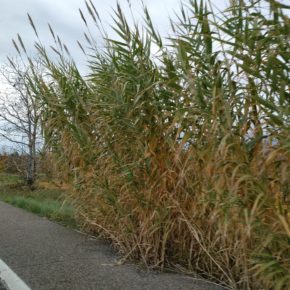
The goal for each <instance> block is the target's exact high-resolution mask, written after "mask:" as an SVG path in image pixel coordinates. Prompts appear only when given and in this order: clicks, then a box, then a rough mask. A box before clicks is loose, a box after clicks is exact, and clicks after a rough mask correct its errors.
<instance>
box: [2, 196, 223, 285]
mask: <svg viewBox="0 0 290 290" xmlns="http://www.w3.org/2000/svg"><path fill="white" fill-rule="evenodd" d="M117 259H118V256H117V255H116V253H115V252H114V251H113V250H112V249H111V248H110V246H109V245H108V243H107V242H105V241H103V240H101V239H95V238H92V237H90V236H87V235H85V234H81V233H79V232H77V231H74V230H72V229H68V228H65V227H62V226H60V225H58V224H55V223H53V222H50V221H48V220H47V219H45V218H41V217H38V216H36V215H33V214H31V213H28V212H26V211H24V210H22V209H18V208H15V207H13V206H11V205H8V204H6V203H3V202H0V260H3V261H4V262H5V263H6V264H7V265H8V266H9V267H10V268H11V269H12V270H13V271H14V272H15V273H16V274H17V275H18V276H19V277H20V278H21V279H22V280H23V281H24V282H25V283H26V284H27V285H28V286H29V287H30V288H31V289H32V290H127V289H128V290H145V289H146V290H147V289H148V290H159V289H160V290H179V289H180V290H187V289H188V290H222V289H224V288H222V287H218V286H215V285H213V284H211V283H207V282H205V281H201V280H195V279H193V278H190V277H186V276H182V275H177V274H155V273H147V272H145V271H143V270H140V269H138V267H137V266H135V265H131V264H124V265H116V261H117ZM0 288H1V286H0ZM11 290H18V289H11Z"/></svg>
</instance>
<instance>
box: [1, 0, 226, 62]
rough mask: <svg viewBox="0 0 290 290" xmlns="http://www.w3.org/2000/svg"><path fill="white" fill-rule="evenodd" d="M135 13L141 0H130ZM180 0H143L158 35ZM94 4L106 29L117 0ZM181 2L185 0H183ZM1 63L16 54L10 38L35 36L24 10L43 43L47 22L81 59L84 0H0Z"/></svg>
mask: <svg viewBox="0 0 290 290" xmlns="http://www.w3.org/2000/svg"><path fill="white" fill-rule="evenodd" d="M130 1H131V4H132V9H133V12H134V17H136V19H141V17H142V13H141V10H142V9H141V7H142V5H141V0H130ZM180 1H183V0H143V2H144V3H145V5H146V6H147V7H148V9H149V12H150V14H151V16H152V19H153V21H154V23H155V24H156V27H157V28H158V30H159V31H160V33H161V35H166V34H167V32H168V31H169V30H170V25H169V21H168V20H169V17H168V16H169V15H171V16H173V15H174V13H173V11H174V10H175V11H178V10H179V5H180ZM92 2H93V3H94V5H95V7H96V8H97V10H98V12H99V14H100V16H101V18H102V20H103V21H104V24H105V27H106V28H108V29H109V24H111V23H112V21H111V16H110V15H111V14H112V8H115V7H116V2H117V1H116V0H92ZM184 2H187V1H186V0H185V1H184ZM226 2H228V0H212V3H214V5H216V6H218V7H223V6H224V4H225V3H226ZM119 3H120V4H121V6H122V7H123V8H124V11H125V12H126V13H128V14H129V9H128V0H119ZM0 4H1V7H0V63H3V62H4V61H5V59H6V56H7V55H9V56H13V55H16V51H15V49H14V47H13V45H12V42H11V39H12V38H14V39H15V38H16V37H17V33H19V34H20V35H21V37H22V39H23V41H24V43H25V45H26V46H27V47H28V48H29V47H32V46H33V42H34V40H35V36H34V33H33V31H32V29H31V27H30V25H29V22H28V18H27V13H29V14H30V15H31V17H32V18H33V20H34V23H35V25H36V27H37V30H38V32H39V34H40V37H41V39H42V41H43V42H44V43H47V44H48V43H50V44H51V43H52V38H51V36H50V33H49V30H48V26H47V24H48V23H50V24H51V26H52V27H53V29H54V31H55V32H56V33H57V34H58V35H59V36H60V38H61V39H62V40H63V41H64V42H65V43H66V44H67V46H68V47H69V49H70V51H71V53H72V55H73V56H74V57H75V58H76V59H81V58H82V56H81V55H82V54H81V51H80V49H79V48H78V46H77V45H76V41H77V40H80V41H81V42H82V40H83V39H84V37H83V32H84V31H85V30H86V29H85V27H84V25H83V23H82V21H81V18H80V15H79V12H78V8H81V9H82V10H83V11H86V8H85V4H84V0H0Z"/></svg>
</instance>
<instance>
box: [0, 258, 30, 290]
mask: <svg viewBox="0 0 290 290" xmlns="http://www.w3.org/2000/svg"><path fill="white" fill-rule="evenodd" d="M0 280H2V281H3V282H4V284H5V286H7V288H8V290H31V289H30V288H29V287H28V286H27V285H26V284H25V283H24V282H23V281H22V280H21V279H20V278H19V277H18V276H17V275H16V274H15V273H14V272H13V271H12V270H11V269H10V268H9V267H8V266H7V265H6V264H5V263H4V262H3V261H2V260H1V259H0Z"/></svg>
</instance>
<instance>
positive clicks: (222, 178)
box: [28, 0, 290, 289]
mask: <svg viewBox="0 0 290 290" xmlns="http://www.w3.org/2000/svg"><path fill="white" fill-rule="evenodd" d="M87 8H88V15H90V16H91V18H92V20H93V21H94V22H95V24H96V26H97V27H102V25H101V21H100V19H99V16H98V13H97V11H96V9H95V7H94V6H93V4H92V3H91V2H88V3H87ZM288 8H289V7H288V6H286V5H283V4H281V3H279V2H278V1H274V0H269V1H255V2H253V1H232V4H231V5H230V6H229V7H228V9H227V10H225V11H224V12H221V13H216V12H215V13H213V9H212V8H211V5H210V4H209V5H205V4H203V2H202V1H201V2H200V3H198V2H197V1H190V2H189V3H187V4H186V5H183V6H182V8H181V12H180V13H179V14H178V21H177V23H175V22H173V21H172V31H173V33H172V35H171V36H170V38H169V39H168V40H163V39H162V38H161V37H160V36H159V34H158V32H157V31H155V29H154V26H153V24H152V21H151V19H150V16H149V13H148V11H147V10H146V8H144V22H145V23H144V26H142V27H140V26H138V25H136V26H134V27H131V26H129V25H128V23H127V20H126V18H125V16H124V14H123V12H122V10H121V8H120V6H117V9H116V11H115V16H114V30H115V32H116V33H117V35H118V37H117V38H116V39H109V38H108V36H107V35H106V34H105V33H103V37H104V41H105V43H106V45H105V49H104V50H101V51H100V50H98V49H97V47H96V45H95V41H94V39H93V38H90V37H89V36H87V41H88V45H89V46H90V50H89V53H88V58H89V60H88V67H89V74H88V77H85V78H84V77H82V76H81V75H80V73H79V71H78V69H77V67H76V65H75V63H74V62H73V60H72V59H71V58H69V57H67V56H65V54H66V50H67V49H66V47H65V45H64V44H62V43H61V41H60V40H59V38H58V37H57V36H56V35H55V33H54V32H53V31H51V32H52V35H53V37H54V39H55V47H54V48H53V49H54V50H55V51H56V52H57V53H58V54H59V62H56V61H53V60H52V59H50V58H49V56H48V54H47V52H46V49H45V48H44V47H42V46H41V44H40V43H37V44H36V47H37V49H38V52H39V53H40V55H41V56H42V60H43V65H44V67H45V68H46V70H47V71H48V75H49V77H48V78H49V81H47V80H44V79H41V78H39V77H38V76H37V75H36V74H35V76H34V77H35V79H33V80H32V79H30V80H28V81H29V82H30V85H31V88H32V89H34V90H35V92H36V93H37V95H39V98H40V99H41V100H42V102H43V125H44V132H45V136H46V141H47V144H48V146H49V147H50V149H51V150H52V151H53V152H54V154H56V156H58V157H57V162H58V164H60V166H61V170H62V172H66V173H67V175H68V176H70V179H71V180H72V182H73V183H74V186H75V191H74V193H73V198H74V200H75V201H76V203H77V204H78V213H79V216H80V217H81V218H82V220H83V221H84V223H85V224H86V225H87V226H88V227H89V228H90V229H91V230H93V231H96V232H98V233H102V234H103V235H104V236H106V237H108V238H110V239H111V240H112V241H113V243H114V244H115V245H116V246H117V247H118V248H119V249H120V250H121V251H122V253H124V255H125V256H126V257H134V258H138V259H140V260H142V261H143V262H144V264H146V265H148V266H149V267H152V268H161V269H162V268H163V267H165V266H168V265H171V266H177V265H179V266H178V267H182V268H183V269H184V270H188V271H195V272H198V273H200V274H201V275H202V276H203V277H207V278H210V279H211V280H213V281H216V282H218V283H220V284H222V285H226V286H229V287H231V288H233V289H286V288H287V285H289V283H290V247H289V241H290V227H289V185H290V184H289V183H290V179H289V174H290V134H289V133H290V127H289V125H290V119H289V116H290V111H289V108H290V106H289V105H290V104H289V103H290V93H289V30H290V22H289V18H288V17H287V15H286V14H285V11H286V9H288ZM81 16H82V18H83V20H84V22H85V24H86V25H88V24H87V23H88V19H86V18H85V17H86V16H84V13H83V12H81ZM32 25H33V23H32ZM33 27H34V25H33ZM34 29H35V28H34ZM80 46H81V48H82V49H83V50H84V52H85V49H84V48H83V47H84V45H82V44H80ZM153 48H154V49H153ZM152 50H154V51H157V52H156V53H153V52H152Z"/></svg>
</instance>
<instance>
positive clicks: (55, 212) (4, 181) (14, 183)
mask: <svg viewBox="0 0 290 290" xmlns="http://www.w3.org/2000/svg"><path fill="white" fill-rule="evenodd" d="M65 196H67V194H66V191H65V190H64V189H61V188H59V187H57V186H56V185H54V184H52V183H48V182H42V181H39V182H38V184H37V189H35V190H33V191H31V189H30V188H29V187H28V186H27V185H26V182H25V180H24V179H23V177H22V176H19V175H15V174H11V173H10V174H9V173H3V172H2V173H0V200H2V201H5V202H7V203H10V204H12V205H14V206H17V207H20V208H23V209H25V210H28V211H30V212H33V213H35V214H37V215H40V216H43V217H46V218H48V219H50V220H53V221H56V222H58V223H61V224H63V225H65V226H69V227H76V221H75V217H74V208H73V206H72V205H71V204H70V203H69V202H68V201H65Z"/></svg>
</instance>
